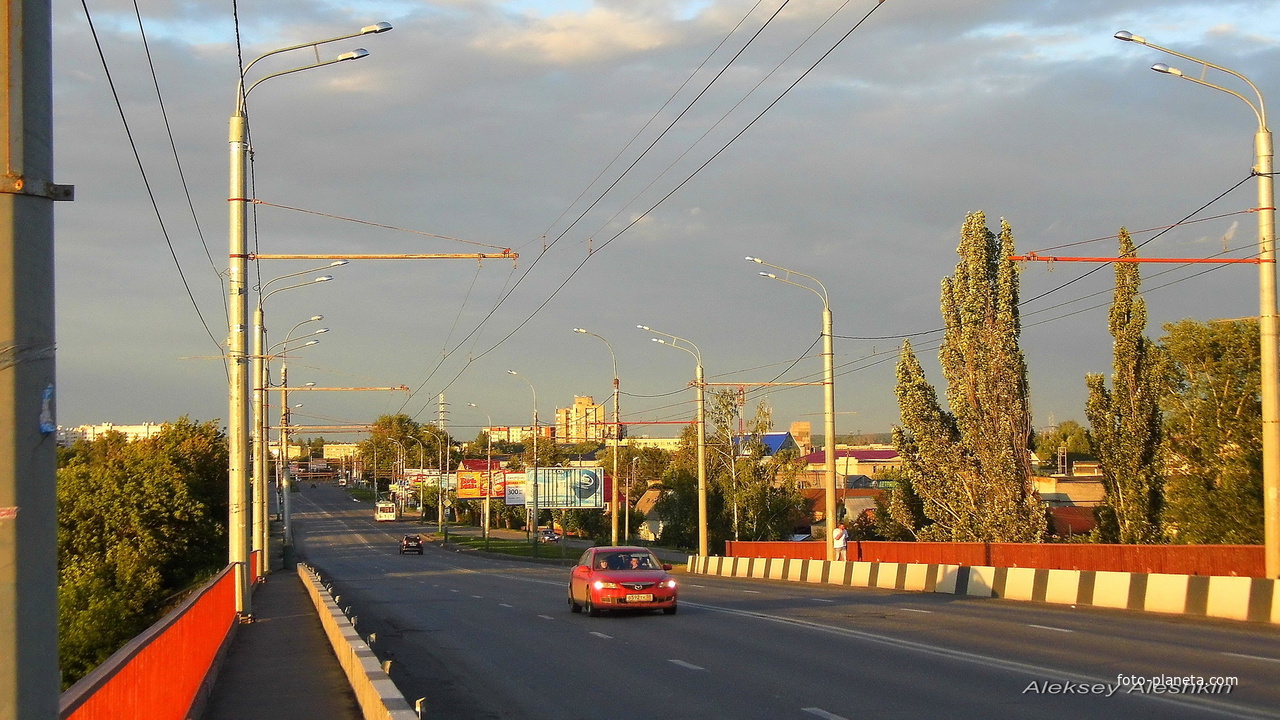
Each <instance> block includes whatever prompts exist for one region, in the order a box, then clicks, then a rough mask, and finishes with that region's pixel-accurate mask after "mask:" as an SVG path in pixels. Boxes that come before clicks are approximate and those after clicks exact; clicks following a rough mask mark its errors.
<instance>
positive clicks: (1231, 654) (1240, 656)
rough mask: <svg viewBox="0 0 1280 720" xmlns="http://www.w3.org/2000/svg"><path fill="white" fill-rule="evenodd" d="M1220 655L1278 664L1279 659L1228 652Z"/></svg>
mask: <svg viewBox="0 0 1280 720" xmlns="http://www.w3.org/2000/svg"><path fill="white" fill-rule="evenodd" d="M1222 654H1223V655H1230V656H1231V657H1238V658H1245V659H1246V660H1263V661H1265V662H1273V663H1280V658H1273V657H1263V656H1261V655H1245V654H1244V653H1230V652H1224V653H1222Z"/></svg>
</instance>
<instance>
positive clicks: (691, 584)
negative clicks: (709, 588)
mask: <svg viewBox="0 0 1280 720" xmlns="http://www.w3.org/2000/svg"><path fill="white" fill-rule="evenodd" d="M685 585H688V586H689V587H696V588H705V587H706V585H694V584H693V583H685Z"/></svg>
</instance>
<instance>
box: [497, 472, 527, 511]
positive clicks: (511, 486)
mask: <svg viewBox="0 0 1280 720" xmlns="http://www.w3.org/2000/svg"><path fill="white" fill-rule="evenodd" d="M527 478H528V473H522V472H508V473H507V477H506V481H505V482H504V483H503V484H504V485H505V487H504V488H503V489H504V490H505V491H506V500H507V504H508V505H524V486H525V482H526V479H527Z"/></svg>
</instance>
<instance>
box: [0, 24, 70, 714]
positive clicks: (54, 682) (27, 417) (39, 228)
mask: <svg viewBox="0 0 1280 720" xmlns="http://www.w3.org/2000/svg"><path fill="white" fill-rule="evenodd" d="M49 6H50V3H49V2H48V0H44V1H43V2H30V1H27V2H24V1H22V0H8V1H7V2H6V3H4V4H3V5H0V7H3V8H4V13H5V17H4V25H3V27H4V33H5V36H4V40H5V47H4V52H5V61H4V63H3V64H2V65H0V78H2V79H3V84H0V87H2V88H3V91H4V93H5V102H4V110H3V116H0V120H2V121H3V123H4V128H3V132H4V136H5V144H4V153H5V157H4V161H5V166H4V173H5V174H4V176H3V177H0V225H3V231H0V236H2V237H0V253H3V255H0V257H2V258H3V259H2V260H0V284H2V285H3V286H4V288H3V291H0V347H3V350H2V351H0V406H3V415H2V416H0V718H3V719H4V720H15V719H20V720H28V719H30V720H49V719H51V718H56V717H57V716H58V557H57V508H56V506H57V498H56V494H55V491H56V487H57V484H56V476H57V459H56V455H55V445H56V443H57V435H56V431H57V420H56V419H55V417H54V382H55V380H56V377H55V368H54V252H53V204H52V201H54V200H70V199H71V188H70V187H68V186H57V185H54V184H53V183H52V180H51V179H52V177H53V148H52V138H53V122H52V114H51V107H52V100H51V97H52V85H53V82H52V59H51V57H52V56H51V53H52V51H51V40H50V27H51V18H50V8H49Z"/></svg>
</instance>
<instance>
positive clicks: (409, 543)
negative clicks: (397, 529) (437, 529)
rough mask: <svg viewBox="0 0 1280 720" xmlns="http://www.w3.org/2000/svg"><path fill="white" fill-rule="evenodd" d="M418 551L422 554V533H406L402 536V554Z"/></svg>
mask: <svg viewBox="0 0 1280 720" xmlns="http://www.w3.org/2000/svg"><path fill="white" fill-rule="evenodd" d="M405 553H418V554H419V555H421V554H422V536H421V535H405V536H404V537H403V538H400V554H401V555H403V554H405Z"/></svg>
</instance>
